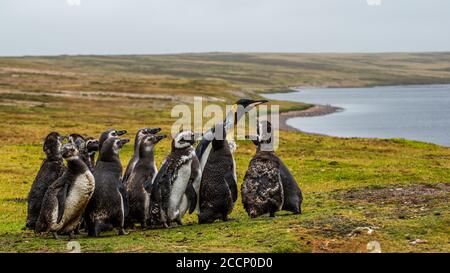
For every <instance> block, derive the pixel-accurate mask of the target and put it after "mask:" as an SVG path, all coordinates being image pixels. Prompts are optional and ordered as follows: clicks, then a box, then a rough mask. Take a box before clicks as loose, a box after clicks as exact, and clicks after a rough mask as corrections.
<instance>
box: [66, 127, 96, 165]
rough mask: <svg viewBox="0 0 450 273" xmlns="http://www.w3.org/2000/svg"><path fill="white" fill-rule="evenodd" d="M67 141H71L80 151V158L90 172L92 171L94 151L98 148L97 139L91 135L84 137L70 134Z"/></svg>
mask: <svg viewBox="0 0 450 273" xmlns="http://www.w3.org/2000/svg"><path fill="white" fill-rule="evenodd" d="M69 142H72V143H73V144H74V145H75V146H76V147H77V149H78V151H79V152H80V156H81V159H82V160H83V161H84V163H86V165H87V166H88V167H89V169H90V170H91V172H93V171H94V163H95V153H96V152H97V151H98V148H99V141H98V140H96V139H94V138H93V137H87V138H84V137H83V136H81V135H79V134H70V135H69Z"/></svg>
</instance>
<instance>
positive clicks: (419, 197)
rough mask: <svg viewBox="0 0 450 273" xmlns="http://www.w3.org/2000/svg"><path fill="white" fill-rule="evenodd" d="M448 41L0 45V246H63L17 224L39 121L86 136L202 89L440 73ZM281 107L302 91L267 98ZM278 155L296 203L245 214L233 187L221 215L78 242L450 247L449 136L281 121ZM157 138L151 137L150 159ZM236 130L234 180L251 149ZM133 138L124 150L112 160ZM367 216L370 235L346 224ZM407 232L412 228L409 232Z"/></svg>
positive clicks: (449, 56)
mask: <svg viewBox="0 0 450 273" xmlns="http://www.w3.org/2000/svg"><path fill="white" fill-rule="evenodd" d="M449 63H450V53H427V54H424V53H417V54H412V53H411V54H228V53H210V54H179V55H155V56H74V57H69V56H60V57H23V58H0V118H1V120H2V132H1V134H0V148H1V151H2V152H1V153H0V183H1V186H0V200H1V203H0V204H1V208H0V212H1V213H0V251H4V252H64V251H66V248H65V247H66V243H67V241H65V240H63V239H60V240H54V239H52V238H51V237H50V236H36V235H34V234H33V233H32V232H30V231H22V230H21V228H22V227H23V226H24V223H25V217H26V200H25V198H26V196H27V193H28V190H29V189H30V187H31V183H32V182H33V179H34V176H35V174H36V172H37V170H38V169H39V167H40V163H41V161H42V159H43V157H44V154H43V152H42V147H41V146H42V140H43V138H44V137H45V136H46V135H47V133H48V132H50V131H52V130H57V131H59V132H61V133H63V134H68V133H72V132H79V133H82V134H83V135H92V136H98V135H99V134H100V133H101V132H102V131H103V130H104V129H106V128H110V127H115V128H117V129H127V130H128V131H129V132H130V134H128V137H129V138H130V139H134V132H135V131H136V130H137V129H138V128H141V127H147V126H159V127H162V128H163V131H164V132H166V133H169V130H170V125H171V124H172V122H173V121H174V119H172V118H171V117H170V109H171V107H172V106H173V105H175V104H179V103H188V104H191V103H192V102H193V100H192V99H193V96H194V95H201V96H203V97H204V98H205V99H206V100H209V102H213V103H218V104H220V105H225V104H227V103H230V102H232V101H235V100H236V99H238V98H241V97H253V98H257V97H259V95H258V94H259V93H260V92H268V91H282V90H288V89H289V88H290V87H292V86H331V87H337V86H372V85H392V84H428V83H450V69H449V65H448V64H449ZM272 103H275V104H280V105H281V109H282V110H283V111H288V110H294V109H295V110H298V109H303V108H307V107H309V105H306V104H297V103H290V102H282V101H278V102H272ZM280 137H281V142H280V149H279V150H278V151H277V153H278V155H279V156H280V157H281V158H282V159H283V160H284V161H285V162H286V164H287V165H288V167H289V169H290V170H291V171H292V173H293V175H294V176H295V177H296V179H297V181H298V182H299V184H300V186H301V188H302V190H303V192H304V205H303V214H302V215H295V216H294V215H290V214H289V213H286V212H280V213H279V214H278V215H279V216H278V217H276V218H275V219H271V218H269V217H261V218H258V219H249V218H248V216H247V215H246V214H245V212H244V210H243V208H242V204H241V202H240V197H239V199H238V202H237V204H236V207H235V209H234V211H233V213H232V214H231V217H232V218H234V219H235V220H234V221H230V222H226V223H223V222H217V223H214V224H210V225H198V224H196V220H197V219H196V215H190V216H187V217H186V219H185V221H184V222H185V226H183V227H175V228H171V229H167V230H163V229H158V230H146V231H142V230H139V229H137V230H135V231H131V232H130V234H129V235H126V236H115V233H106V234H105V235H104V236H103V237H102V238H97V239H93V238H87V237H85V236H83V235H82V236H80V237H79V238H78V239H77V240H78V241H79V242H80V244H81V248H82V251H95V252H97V251H100V252H128V251H133V252H185V251H187V252H218V251H220V252H222V251H225V252H366V251H367V250H366V245H367V243H368V242H370V241H374V240H375V241H378V242H380V244H381V249H382V251H390V252H449V251H450V230H449V226H450V217H449V216H450V213H449V211H450V210H449V207H450V206H449V205H450V202H449V192H450V148H447V147H441V146H437V145H432V144H426V143H421V142H415V141H408V140H402V139H390V140H385V139H357V138H351V139H343V138H333V137H325V136H316V135H307V134H303V133H298V132H285V131H282V132H281V133H280ZM169 149H170V141H169V140H164V141H162V142H161V143H160V144H158V146H157V149H156V159H157V162H161V161H162V159H163V158H164V156H165V155H167V153H168V152H169ZM254 150H255V148H254V146H253V144H251V143H248V142H245V141H240V142H238V150H237V153H236V155H235V158H236V163H237V173H238V183H239V185H240V184H241V182H242V179H243V176H244V174H245V171H246V168H247V166H248V163H249V161H250V159H251V157H252V155H253V154H254ZM131 152H132V143H130V144H128V146H127V147H126V148H125V149H124V150H123V152H122V154H121V159H122V162H123V163H124V165H125V164H126V163H127V162H128V159H129V158H130V157H131ZM358 227H371V228H372V229H373V230H374V231H373V233H372V234H367V233H366V232H361V233H358V232H352V231H355V229H357V228H358ZM417 239H420V240H421V241H416V240H417Z"/></svg>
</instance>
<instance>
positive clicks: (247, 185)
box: [241, 121, 303, 218]
mask: <svg viewBox="0 0 450 273" xmlns="http://www.w3.org/2000/svg"><path fill="white" fill-rule="evenodd" d="M252 140H253V143H254V144H255V145H256V146H257V149H256V154H255V156H254V157H253V159H252V160H251V161H250V164H249V167H248V170H247V172H246V174H245V177H244V183H243V184H242V188H241V193H242V203H243V204H244V208H245V210H246V211H247V213H248V215H249V216H250V217H252V218H254V217H257V216H260V215H263V214H266V213H269V214H270V216H272V217H273V216H275V212H276V211H279V210H287V211H291V212H294V213H295V214H299V213H301V204H302V201H303V196H302V192H301V190H300V187H299V186H298V183H297V181H295V179H294V177H293V176H292V174H291V173H290V171H289V170H288V168H287V167H286V165H284V163H283V161H282V160H281V159H280V158H279V157H278V156H277V155H276V154H275V151H274V149H273V141H274V139H273V130H272V125H271V123H270V122H269V121H262V122H260V123H259V126H258V135H257V136H256V137H252Z"/></svg>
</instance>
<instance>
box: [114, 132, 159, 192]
mask: <svg viewBox="0 0 450 273" xmlns="http://www.w3.org/2000/svg"><path fill="white" fill-rule="evenodd" d="M160 131H161V128H143V129H139V130H138V131H137V133H136V137H135V138H134V152H133V157H131V159H130V161H129V162H128V165H127V168H126V170H125V174H124V175H123V182H124V183H125V182H126V181H127V180H128V178H129V177H130V174H131V172H132V171H133V169H134V166H136V163H137V162H138V160H139V153H140V143H141V140H142V139H143V138H144V137H145V136H148V135H155V134H157V133H159V132H160Z"/></svg>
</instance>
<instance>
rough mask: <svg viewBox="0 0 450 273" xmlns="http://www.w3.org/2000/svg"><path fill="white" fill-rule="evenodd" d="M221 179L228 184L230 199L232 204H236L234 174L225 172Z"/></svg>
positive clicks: (236, 190)
mask: <svg viewBox="0 0 450 273" xmlns="http://www.w3.org/2000/svg"><path fill="white" fill-rule="evenodd" d="M223 179H224V180H225V182H226V183H227V184H228V188H229V189H230V192H231V198H232V199H233V203H234V202H236V200H237V196H238V188H237V183H236V179H234V174H233V173H232V172H227V173H226V174H225V177H224V178H223Z"/></svg>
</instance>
